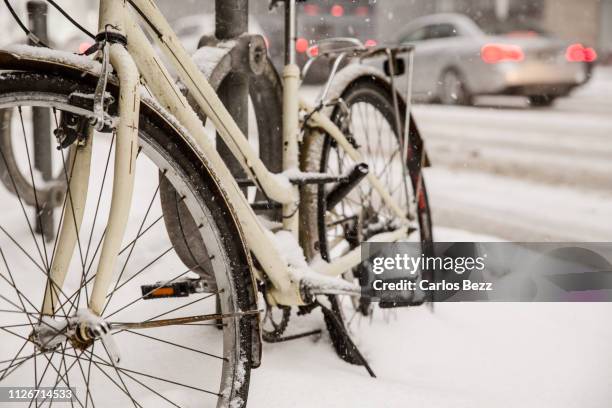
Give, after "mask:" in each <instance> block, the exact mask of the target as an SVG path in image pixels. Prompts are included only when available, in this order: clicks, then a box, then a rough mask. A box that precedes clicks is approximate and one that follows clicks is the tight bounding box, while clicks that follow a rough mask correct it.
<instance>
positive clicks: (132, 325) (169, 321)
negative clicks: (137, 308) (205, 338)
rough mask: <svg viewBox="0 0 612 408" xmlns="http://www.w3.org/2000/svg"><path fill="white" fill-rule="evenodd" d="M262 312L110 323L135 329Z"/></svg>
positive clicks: (127, 328)
mask: <svg viewBox="0 0 612 408" xmlns="http://www.w3.org/2000/svg"><path fill="white" fill-rule="evenodd" d="M259 313H261V312H260V311H259V310H249V311H246V312H236V313H225V314H222V313H214V314H207V315H199V316H188V317H178V318H175V319H163V320H149V321H144V322H137V323H109V325H110V328H111V330H113V331H115V330H133V329H152V328H157V327H165V326H176V325H185V324H191V323H199V322H205V321H210V320H222V319H230V318H232V317H242V316H251V315H257V314H259Z"/></svg>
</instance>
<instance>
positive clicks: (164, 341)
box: [125, 330, 227, 361]
mask: <svg viewBox="0 0 612 408" xmlns="http://www.w3.org/2000/svg"><path fill="white" fill-rule="evenodd" d="M125 333H131V334H134V335H137V336H141V337H145V338H147V339H150V340H155V341H158V342H160V343H164V344H168V345H170V346H174V347H176V348H180V349H183V350H189V351H193V352H194V353H198V354H202V355H204V356H208V357H213V358H217V359H219V360H225V361H227V358H225V357H223V356H217V355H214V354H211V353H207V352H205V351H202V350H196V349H194V348H191V347H187V346H183V345H181V344H177V343H173V342H171V341H168V340H164V339H160V338H158V337H153V336H148V335H146V334H143V333H138V332H135V331H133V330H125Z"/></svg>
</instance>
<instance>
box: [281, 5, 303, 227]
mask: <svg viewBox="0 0 612 408" xmlns="http://www.w3.org/2000/svg"><path fill="white" fill-rule="evenodd" d="M296 37H297V10H296V0H285V67H284V69H283V170H285V171H286V170H290V169H298V168H299V162H298V154H299V153H298V138H299V118H298V111H299V104H298V89H299V86H300V69H299V68H298V66H297V64H296V55H295V42H296ZM294 189H295V190H297V187H294ZM296 192H297V191H296ZM298 219H299V214H298V209H297V203H290V204H287V205H283V227H284V228H285V229H286V230H289V231H291V232H292V233H293V234H294V235H295V237H296V238H297V236H298V226H299V222H298Z"/></svg>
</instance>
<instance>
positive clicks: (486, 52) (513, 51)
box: [480, 44, 525, 64]
mask: <svg viewBox="0 0 612 408" xmlns="http://www.w3.org/2000/svg"><path fill="white" fill-rule="evenodd" d="M480 58H482V60H483V61H484V62H486V63H487V64H497V63H498V62H503V61H522V60H524V59H525V53H524V52H523V49H522V48H521V47H519V46H518V45H510V44H487V45H485V46H483V47H482V49H481V50H480Z"/></svg>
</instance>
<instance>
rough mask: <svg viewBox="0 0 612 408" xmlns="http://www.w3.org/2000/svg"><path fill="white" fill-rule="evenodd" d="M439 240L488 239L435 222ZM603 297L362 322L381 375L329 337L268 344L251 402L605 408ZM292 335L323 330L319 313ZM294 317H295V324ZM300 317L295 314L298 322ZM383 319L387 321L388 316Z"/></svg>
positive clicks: (365, 345) (412, 312)
mask: <svg viewBox="0 0 612 408" xmlns="http://www.w3.org/2000/svg"><path fill="white" fill-rule="evenodd" d="M436 235H437V237H438V239H439V240H441V241H451V240H457V241H458V240H469V241H480V240H484V241H492V240H496V238H495V237H490V236H483V235H473V234H469V233H465V232H462V231H459V230H452V229H444V228H443V229H437V230H436ZM610 312H612V305H610V304H559V303H482V304H481V303H456V304H436V305H435V310H434V311H433V312H432V311H431V310H430V309H428V308H426V307H421V308H409V309H396V310H395V311H393V312H391V315H390V316H386V317H387V318H386V319H385V318H384V317H383V316H382V315H381V314H379V315H377V316H376V317H375V318H374V319H373V321H372V322H369V321H366V320H364V321H361V322H360V324H359V326H358V328H357V332H358V337H359V338H360V340H361V341H360V343H359V346H360V348H361V349H362V351H363V352H364V353H365V354H366V356H367V358H368V361H369V362H370V364H371V365H372V368H373V369H374V371H375V372H376V374H377V376H378V378H376V379H372V378H370V377H369V376H368V374H367V372H366V371H365V370H364V369H363V368H361V367H357V366H351V365H349V364H346V363H344V362H343V361H341V360H340V359H338V358H337V357H336V356H335V354H334V351H333V350H332V348H331V346H330V344H329V341H328V338H327V336H326V335H324V336H323V338H321V339H320V340H318V341H316V340H315V339H312V338H306V339H300V340H295V341H291V342H288V343H280V344H266V345H265V347H264V361H263V366H262V368H261V369H258V370H255V371H253V374H252V382H251V394H250V395H251V397H250V404H251V406H255V407H364V408H372V407H408V406H413V407H428V408H430V407H445V408H446V407H448V408H450V407H453V408H457V407H469V408H474V407H492V406H493V407H525V408H529V407H533V408H543V407H551V408H552V407H555V408H559V407H564V408H569V407H581V408H586V407H588V408H596V407H602V408H603V407H608V406H609V401H610V399H611V398H612V377H611V376H610V374H611V369H610V365H611V364H612V350H611V349H610V343H611V341H612V326H610V325H609V324H608V323H609V318H608V316H609V315H610ZM313 314H314V315H315V316H310V317H309V318H303V317H295V316H294V325H293V326H292V327H291V329H290V332H291V333H298V332H300V331H305V330H306V329H307V328H313V327H323V323H322V321H321V320H320V317H321V316H320V314H319V312H314V313H313ZM296 320H297V322H295V321H296ZM300 320H301V321H300ZM386 320H390V321H386Z"/></svg>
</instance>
